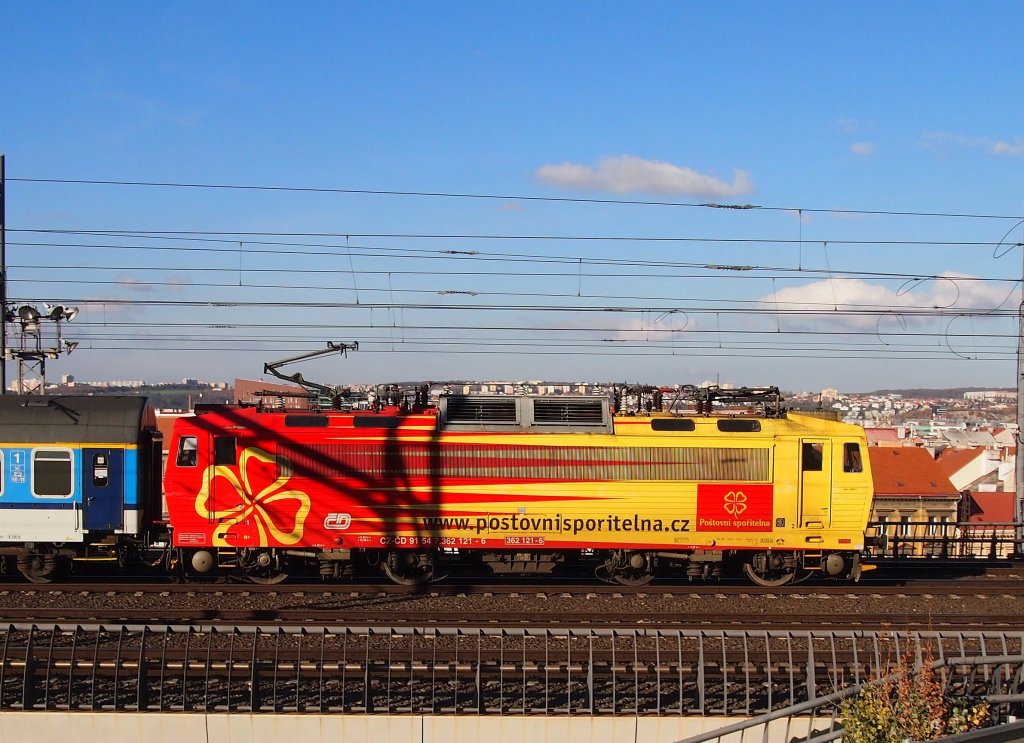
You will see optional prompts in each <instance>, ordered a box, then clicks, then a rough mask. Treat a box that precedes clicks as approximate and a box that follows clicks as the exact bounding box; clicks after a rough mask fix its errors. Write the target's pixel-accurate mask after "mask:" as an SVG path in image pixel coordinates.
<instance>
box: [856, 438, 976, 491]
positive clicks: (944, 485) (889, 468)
mask: <svg viewBox="0 0 1024 743" xmlns="http://www.w3.org/2000/svg"><path fill="white" fill-rule="evenodd" d="M868 455H869V457H870V460H871V476H872V478H873V479H874V483H875V494H876V495H880V496H888V497H890V498H891V497H903V496H905V497H911V498H917V497H921V496H924V497H938V498H953V497H956V496H958V495H959V492H958V491H957V489H956V488H955V487H953V483H951V482H950V481H949V478H948V477H947V476H946V475H945V474H944V473H943V472H942V470H941V469H940V468H939V465H938V463H937V462H936V461H935V460H934V459H932V456H931V454H929V453H928V452H927V451H926V450H924V449H919V448H916V447H901V448H898V449H893V448H879V447H869V448H868Z"/></svg>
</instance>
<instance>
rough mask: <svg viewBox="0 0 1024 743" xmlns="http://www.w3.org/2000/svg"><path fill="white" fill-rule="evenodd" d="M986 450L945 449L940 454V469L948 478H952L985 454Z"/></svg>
mask: <svg viewBox="0 0 1024 743" xmlns="http://www.w3.org/2000/svg"><path fill="white" fill-rule="evenodd" d="M984 451H985V450H984V449H980V448H977V449H943V450H942V451H941V452H940V453H939V458H938V460H937V461H938V463H939V469H941V470H942V472H943V474H945V476H946V477H951V476H952V475H955V474H956V473H957V472H959V471H960V470H962V469H963V468H964V467H966V466H967V465H968V463H970V462H971V461H973V460H974V459H976V458H977V457H979V456H980V455H981V454H982V453H984Z"/></svg>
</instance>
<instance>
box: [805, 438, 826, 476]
mask: <svg viewBox="0 0 1024 743" xmlns="http://www.w3.org/2000/svg"><path fill="white" fill-rule="evenodd" d="M823 450H824V446H823V445H822V444H821V443H819V442H817V441H808V442H805V443H804V446H803V455H802V456H801V458H800V459H801V461H802V467H803V471H804V472H821V468H822V466H823V457H822V451H823Z"/></svg>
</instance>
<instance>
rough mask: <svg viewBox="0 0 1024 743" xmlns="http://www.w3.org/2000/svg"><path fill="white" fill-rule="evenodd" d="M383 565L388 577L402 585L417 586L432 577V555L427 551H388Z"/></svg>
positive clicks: (433, 564) (433, 566) (433, 568)
mask: <svg viewBox="0 0 1024 743" xmlns="http://www.w3.org/2000/svg"><path fill="white" fill-rule="evenodd" d="M383 567H384V572H385V573H386V574H387V576H388V578H390V579H391V580H393V581H394V582H395V583H398V584H399V585H403V586H419V585H423V584H424V583H429V582H430V581H432V580H433V579H434V571H435V563H434V555H433V554H431V553H429V552H411V551H404V550H403V551H395V552H389V553H388V555H387V558H386V559H385V560H384V562H383Z"/></svg>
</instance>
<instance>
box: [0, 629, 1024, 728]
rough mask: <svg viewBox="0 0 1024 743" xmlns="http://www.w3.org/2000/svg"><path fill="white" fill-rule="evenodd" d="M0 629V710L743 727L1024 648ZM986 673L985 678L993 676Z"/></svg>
mask: <svg viewBox="0 0 1024 743" xmlns="http://www.w3.org/2000/svg"><path fill="white" fill-rule="evenodd" d="M0 633H2V635H3V637H2V638H0V652H2V657H0V661H2V662H0V709H5V710H15V709H17V710H69V711H76V710H85V711H104V710H128V711H164V712H177V711H183V712H225V713H234V712H239V713H272V712H296V713H321V714H324V713H326V714H329V713H339V712H343V713H347V714H382V713H388V714H444V715H450V714H455V715H466V714H474V715H488V714H502V715H563V716H577V715H591V716H602V715H652V716H685V715H708V716H714V715H719V716H743V717H753V716H757V715H765V714H770V713H774V712H778V711H779V710H783V709H789V708H792V707H794V706H798V705H801V704H804V703H812V702H816V701H818V700H820V699H822V698H827V697H828V696H829V695H833V694H837V693H842V692H844V691H845V690H848V689H851V688H855V687H856V686H858V685H860V684H863V683H867V682H869V681H871V680H874V679H878V678H882V677H884V676H885V675H886V674H887V673H889V672H891V670H892V668H893V664H894V663H895V662H896V660H897V659H898V658H900V657H901V656H902V655H903V654H905V653H906V652H907V650H908V649H909V648H915V647H920V646H921V643H927V644H928V646H929V647H931V648H933V651H934V653H935V657H936V658H937V659H938V660H940V661H942V660H945V659H957V658H980V659H987V658H1006V657H1011V656H1012V657H1016V656H1017V655H1019V654H1020V653H1022V652H1024V649H1022V644H1024V633H1007V632H999V631H978V632H927V633H924V632H915V633H896V632H873V631H830V632H826V631H820V632H815V631H771V630H763V631H743V630H715V631H711V630H699V629H680V630H653V629H652V630H645V629H635V630H610V629H609V630H602V629H570V628H517V629H498V628H490V627H486V628H466V627H452V628H433V627H432V628H423V629H411V628H406V627H362V628H356V627H322V628H309V627H276V626H275V627H258V626H253V627H229V628H221V627H211V626H152V625H149V626H119V627H108V626H98V625H92V626H89V625H74V626H60V625H48V626H44V625H38V624H37V625H13V624H12V625H8V626H7V627H6V628H0ZM950 668H952V666H950ZM986 668H987V667H986ZM984 673H987V674H989V676H988V677H986V678H984V679H982V681H984V682H985V683H987V682H988V681H990V680H991V679H992V678H994V677H993V676H992V674H994V673H997V672H996V671H992V670H988V671H985V672H984ZM998 673H1000V674H1001V673H1003V671H998ZM950 677H951V680H952V679H953V674H952V671H950ZM955 678H956V679H957V681H956V683H964V684H966V685H967V686H970V687H971V688H974V687H975V686H977V684H978V683H980V682H979V681H978V679H969V678H967V677H965V676H963V674H959V675H956V677H955ZM999 678H1000V683H1001V684H1003V685H1004V686H1006V687H1007V688H1010V684H1009V683H1006V682H1005V679H1003V678H1002V676H1000V677H999ZM1014 678H1015V681H1014V683H1016V682H1017V680H1019V679H1017V677H1016V676H1015V677H1014ZM986 688H987V687H986ZM1006 693H1016V692H1015V691H1013V692H1006Z"/></svg>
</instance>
